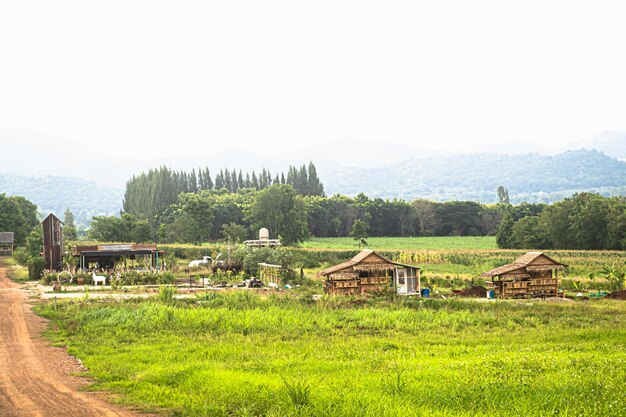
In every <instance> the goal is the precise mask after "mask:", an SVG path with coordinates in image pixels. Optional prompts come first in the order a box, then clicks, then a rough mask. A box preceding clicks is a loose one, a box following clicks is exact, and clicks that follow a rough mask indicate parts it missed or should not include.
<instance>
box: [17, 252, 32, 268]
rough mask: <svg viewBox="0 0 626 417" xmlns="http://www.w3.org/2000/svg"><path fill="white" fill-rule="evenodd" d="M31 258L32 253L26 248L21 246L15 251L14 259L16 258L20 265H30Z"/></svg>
mask: <svg viewBox="0 0 626 417" xmlns="http://www.w3.org/2000/svg"><path fill="white" fill-rule="evenodd" d="M29 258H30V255H29V254H28V252H27V251H26V249H23V248H19V249H16V250H15V251H14V252H13V259H15V262H17V263H18V264H19V265H22V266H28V260H29Z"/></svg>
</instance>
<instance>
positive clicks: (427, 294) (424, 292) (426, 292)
mask: <svg viewBox="0 0 626 417" xmlns="http://www.w3.org/2000/svg"><path fill="white" fill-rule="evenodd" d="M422 297H424V298H428V297H430V288H422Z"/></svg>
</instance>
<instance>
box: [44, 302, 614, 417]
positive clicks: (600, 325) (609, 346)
mask: <svg viewBox="0 0 626 417" xmlns="http://www.w3.org/2000/svg"><path fill="white" fill-rule="evenodd" d="M40 313H41V314H43V315H45V316H47V317H49V318H51V319H52V320H53V321H54V322H55V323H56V324H57V325H58V328H57V330H55V331H51V332H50V337H51V338H52V339H53V340H55V341H56V342H57V343H59V344H64V345H67V346H69V352H70V353H71V354H73V355H75V356H77V357H78V358H80V359H81V360H82V361H83V363H84V364H85V365H86V366H87V367H88V368H89V369H90V374H91V376H93V377H94V378H95V379H96V381H97V383H96V384H95V385H94V386H93V387H92V389H105V390H110V391H112V392H114V393H116V394H117V395H118V398H119V400H120V401H121V402H123V403H126V404H132V405H135V406H139V407H142V408H144V409H147V410H152V411H158V412H161V413H163V414H165V415H175V416H372V417H374V416H375V417H380V416H512V415H518V416H545V415H556V414H558V415H562V416H579V415H585V416H623V415H626V402H625V401H624V391H625V390H626V303H624V302H622V301H612V300H600V301H590V302H569V303H566V302H563V303H554V304H551V303H546V302H534V303H533V302H516V301H512V302H501V301H498V302H485V301H482V302H481V301H471V300H468V301H458V300H435V299H428V300H421V299H399V300H393V299H388V298H379V299H368V300H362V299H348V298H345V299H344V298H326V297H324V298H322V299H320V300H318V301H315V300H313V299H310V298H308V297H300V298H295V297H288V296H277V295H270V296H262V295H256V294H253V293H250V292H235V293H230V294H215V293H207V294H204V295H202V296H199V297H198V298H197V299H196V300H192V301H180V300H179V301H173V300H172V299H171V298H163V299H162V301H159V299H155V300H152V301H142V302H137V301H135V302H130V301H125V302H96V301H89V300H82V301H75V302H71V303H60V304H58V306H57V307H56V308H55V306H54V305H53V304H50V305H46V306H41V307H40Z"/></svg>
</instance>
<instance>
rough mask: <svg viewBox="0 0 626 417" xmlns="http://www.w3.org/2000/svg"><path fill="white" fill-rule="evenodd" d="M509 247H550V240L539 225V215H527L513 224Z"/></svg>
mask: <svg viewBox="0 0 626 417" xmlns="http://www.w3.org/2000/svg"><path fill="white" fill-rule="evenodd" d="M511 247H513V248H523V249H550V248H551V247H552V242H550V238H549V236H548V234H547V232H546V231H545V229H544V228H543V227H542V226H541V219H540V218H539V216H527V217H524V218H522V219H520V220H518V221H517V222H515V223H514V224H513V228H512V230H511Z"/></svg>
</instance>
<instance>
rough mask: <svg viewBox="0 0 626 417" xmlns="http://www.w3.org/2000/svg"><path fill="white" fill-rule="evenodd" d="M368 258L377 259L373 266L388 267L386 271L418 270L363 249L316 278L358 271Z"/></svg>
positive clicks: (321, 272)
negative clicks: (341, 272) (396, 269)
mask: <svg viewBox="0 0 626 417" xmlns="http://www.w3.org/2000/svg"><path fill="white" fill-rule="evenodd" d="M370 256H372V257H375V258H378V261H379V262H377V263H376V264H375V265H388V266H389V267H390V268H388V269H392V268H393V267H395V266H402V267H405V268H415V269H419V268H418V267H416V266H413V265H405V264H400V263H397V262H392V261H390V260H389V259H387V258H385V257H384V256H381V255H379V254H377V253H376V252H374V251H373V250H371V249H363V250H362V251H361V252H359V253H358V254H356V256H355V257H354V258H352V259H350V260H349V261H346V262H342V263H340V264H338V265H335V266H331V267H330V268H326V269H324V270H323V271H320V272H319V273H318V274H317V275H318V276H327V275H330V274H332V273H335V272H339V271H344V270H346V269H348V270H350V271H354V270H358V269H360V268H359V267H360V266H361V267H362V266H363V265H360V264H362V263H364V261H365V260H366V259H367V258H369V257H370Z"/></svg>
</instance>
